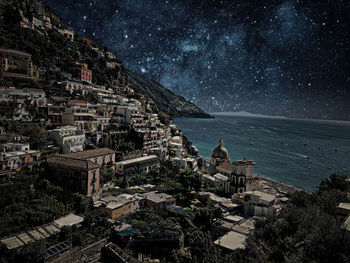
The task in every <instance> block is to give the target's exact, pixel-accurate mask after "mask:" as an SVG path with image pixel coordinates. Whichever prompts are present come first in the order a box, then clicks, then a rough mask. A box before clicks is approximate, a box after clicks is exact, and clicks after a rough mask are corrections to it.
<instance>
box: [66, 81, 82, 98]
mask: <svg viewBox="0 0 350 263" xmlns="http://www.w3.org/2000/svg"><path fill="white" fill-rule="evenodd" d="M62 84H63V85H64V87H65V89H66V90H67V91H69V92H70V93H71V94H72V93H73V92H75V93H77V94H81V95H86V94H87V93H88V92H87V90H86V89H85V86H84V84H83V83H81V82H77V81H64V82H62Z"/></svg>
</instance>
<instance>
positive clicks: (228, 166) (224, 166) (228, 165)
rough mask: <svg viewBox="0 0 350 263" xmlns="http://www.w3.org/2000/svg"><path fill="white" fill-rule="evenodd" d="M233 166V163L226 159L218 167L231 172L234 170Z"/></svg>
mask: <svg viewBox="0 0 350 263" xmlns="http://www.w3.org/2000/svg"><path fill="white" fill-rule="evenodd" d="M232 168H233V166H232V163H230V162H229V161H225V162H223V163H222V164H220V165H219V166H218V167H217V169H222V170H226V171H230V172H232Z"/></svg>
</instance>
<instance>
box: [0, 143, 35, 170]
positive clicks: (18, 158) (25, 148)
mask: <svg viewBox="0 0 350 263" xmlns="http://www.w3.org/2000/svg"><path fill="white" fill-rule="evenodd" d="M0 151H1V152H0V165H1V168H0V174H6V173H7V172H8V171H12V172H13V171H19V170H20V169H21V168H23V167H32V166H34V165H37V164H38V162H39V160H40V155H41V154H40V152H39V151H36V150H31V149H30V146H29V143H4V144H1V145H0Z"/></svg>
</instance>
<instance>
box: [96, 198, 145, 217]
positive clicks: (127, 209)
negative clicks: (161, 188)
mask: <svg viewBox="0 0 350 263" xmlns="http://www.w3.org/2000/svg"><path fill="white" fill-rule="evenodd" d="M139 200H140V198H139V197H137V196H134V195H129V194H122V195H119V196H112V195H110V196H106V197H104V198H102V199H100V200H99V201H100V202H101V206H100V207H99V208H98V209H99V211H100V212H101V213H102V214H105V215H107V216H108V217H110V218H111V219H118V218H120V217H123V216H126V215H128V214H130V213H132V212H134V211H136V210H137V209H138V208H139Z"/></svg>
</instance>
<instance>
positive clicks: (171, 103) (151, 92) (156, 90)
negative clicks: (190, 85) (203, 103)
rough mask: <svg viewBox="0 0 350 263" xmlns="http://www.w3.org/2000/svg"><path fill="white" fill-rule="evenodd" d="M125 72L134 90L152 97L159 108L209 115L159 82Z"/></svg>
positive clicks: (178, 113)
mask: <svg viewBox="0 0 350 263" xmlns="http://www.w3.org/2000/svg"><path fill="white" fill-rule="evenodd" d="M127 73H128V77H129V81H130V82H131V83H132V86H133V87H134V89H135V91H136V92H139V93H142V94H144V95H145V96H147V97H149V98H152V100H153V101H154V103H155V104H156V105H157V107H158V108H159V110H161V111H163V112H166V113H170V114H171V115H175V116H183V117H196V118H208V117H210V115H209V114H207V113H206V112H204V111H203V110H201V109H200V108H198V107H197V106H196V105H194V104H193V103H191V102H189V101H187V100H186V99H185V98H183V97H180V96H178V95H176V94H175V93H173V92H172V91H170V90H168V89H166V88H164V87H163V86H162V85H161V84H159V83H157V82H155V81H153V80H150V79H148V78H147V77H145V76H142V75H140V74H138V73H135V72H132V71H128V72H127Z"/></svg>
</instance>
